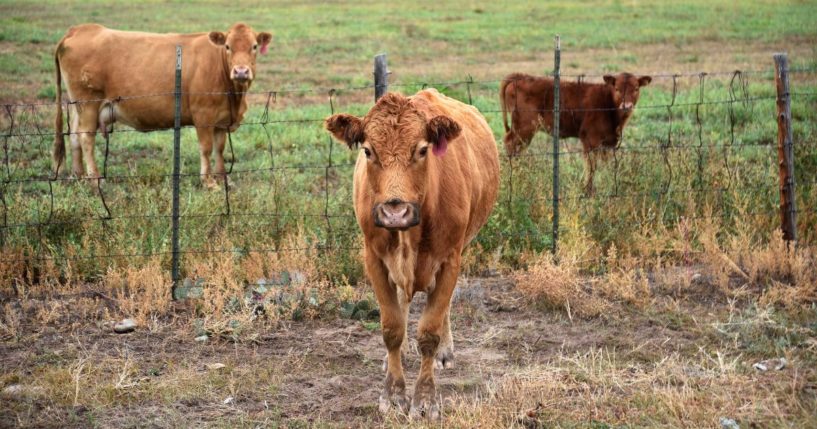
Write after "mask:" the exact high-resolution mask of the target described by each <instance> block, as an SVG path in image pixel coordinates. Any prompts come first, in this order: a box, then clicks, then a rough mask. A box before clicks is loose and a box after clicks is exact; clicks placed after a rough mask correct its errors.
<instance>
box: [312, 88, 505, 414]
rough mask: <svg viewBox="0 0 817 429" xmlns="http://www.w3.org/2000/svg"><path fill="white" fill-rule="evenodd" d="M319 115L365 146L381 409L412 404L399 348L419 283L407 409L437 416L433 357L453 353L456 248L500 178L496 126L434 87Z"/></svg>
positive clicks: (362, 161)
mask: <svg viewBox="0 0 817 429" xmlns="http://www.w3.org/2000/svg"><path fill="white" fill-rule="evenodd" d="M325 125H326V129H328V130H329V131H330V132H332V134H333V135H334V136H335V137H336V138H337V139H339V140H342V141H344V142H345V143H346V144H347V145H348V146H349V148H355V147H357V146H361V151H360V154H359V155H358V158H357V164H356V165H355V173H354V203H355V214H356V217H357V222H358V224H359V225H360V229H361V230H362V231H363V236H364V242H365V250H364V253H365V255H364V259H365V265H366V273H367V275H368V277H369V280H370V281H371V283H372V286H373V287H374V291H375V295H376V297H377V301H378V303H379V304H380V321H381V326H382V329H383V341H384V342H385V345H386V349H387V350H388V354H387V358H386V381H385V386H384V389H383V393H382V395H381V396H380V404H379V405H380V409H381V411H386V410H388V409H389V408H390V407H391V406H392V405H397V406H399V407H400V408H401V409H402V410H403V411H406V410H407V408H409V404H408V401H407V400H406V383H405V379H404V376H403V366H402V362H401V348H403V346H404V345H405V344H406V343H407V340H406V335H407V334H406V326H407V325H406V324H407V319H408V311H409V303H410V302H411V299H412V297H413V296H414V294H415V293H417V292H425V293H426V294H428V302H427V304H426V307H425V309H424V310H423V314H422V317H421V318H420V323H419V326H418V333H417V342H418V346H419V350H420V353H421V355H422V362H421V366H420V374H419V377H418V379H417V383H416V384H415V387H414V399H413V401H412V403H411V415H412V417H420V416H425V417H429V418H436V417H438V416H439V405H438V404H437V400H436V387H435V383H434V367H435V365H436V366H437V367H442V368H447V367H450V366H451V365H452V363H453V358H454V346H453V342H452V339H451V324H450V321H449V320H450V317H449V307H450V302H451V295H452V293H453V291H454V286H455V285H456V283H457V276H458V275H459V272H460V263H461V258H462V249H463V247H465V245H466V244H468V243H469V242H470V241H471V240H472V239H473V238H474V236H476V235H477V232H478V231H479V229H480V228H481V227H482V225H484V224H485V222H486V221H487V219H488V215H489V214H490V213H491V210H492V209H493V206H494V202H495V201H496V196H497V189H498V187H499V159H498V153H497V149H496V143H495V141H494V136H493V134H492V133H491V129H490V128H489V127H488V124H487V123H486V122H485V118H484V117H483V116H482V115H481V114H480V113H479V111H478V110H477V109H476V108H474V107H472V106H468V105H465V104H463V103H460V102H458V101H456V100H453V99H451V98H448V97H446V96H444V95H442V94H440V93H439V92H437V91H436V90H434V89H427V90H424V91H420V92H418V93H417V94H416V95H414V96H411V97H404V96H402V95H398V94H394V93H390V94H387V95H385V96H384V97H382V98H381V99H380V100H379V101H378V102H377V103H376V104H375V106H374V107H373V108H372V109H371V110H370V111H369V113H368V114H366V116H365V117H362V118H359V117H355V116H352V115H348V114H338V115H334V116H331V117H329V118H328V119H327V120H326V124H325ZM429 149H430V150H429Z"/></svg>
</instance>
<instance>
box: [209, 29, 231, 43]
mask: <svg viewBox="0 0 817 429" xmlns="http://www.w3.org/2000/svg"><path fill="white" fill-rule="evenodd" d="M210 41H211V42H213V44H214V45H218V46H221V45H223V44H225V43H227V35H226V34H224V33H222V32H220V31H211V32H210Z"/></svg>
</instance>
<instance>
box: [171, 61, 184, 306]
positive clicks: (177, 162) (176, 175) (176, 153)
mask: <svg viewBox="0 0 817 429" xmlns="http://www.w3.org/2000/svg"><path fill="white" fill-rule="evenodd" d="M174 96H175V104H176V112H175V121H174V123H173V177H172V181H173V203H172V204H173V206H172V209H171V210H172V213H171V229H172V232H171V234H172V235H171V246H172V250H171V265H172V268H171V278H172V279H173V289H172V290H171V296H172V297H173V299H178V298H179V296H177V288H178V287H179V281H180V280H181V271H180V270H179V179H180V176H181V154H180V151H181V136H182V47H181V45H176V90H175V92H174Z"/></svg>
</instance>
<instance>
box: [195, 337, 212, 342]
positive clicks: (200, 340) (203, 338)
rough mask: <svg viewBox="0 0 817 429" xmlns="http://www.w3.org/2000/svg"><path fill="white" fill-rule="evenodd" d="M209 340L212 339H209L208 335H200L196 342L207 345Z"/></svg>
mask: <svg viewBox="0 0 817 429" xmlns="http://www.w3.org/2000/svg"><path fill="white" fill-rule="evenodd" d="M209 338H210V337H208V336H207V335H199V336H198V337H196V338H195V340H196V342H199V343H206V342H207V340H208V339H209Z"/></svg>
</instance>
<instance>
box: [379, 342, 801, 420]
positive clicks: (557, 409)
mask: <svg viewBox="0 0 817 429" xmlns="http://www.w3.org/2000/svg"><path fill="white" fill-rule="evenodd" d="M775 377H776V379H775ZM806 385H807V382H806V380H805V379H804V378H802V374H797V373H787V374H783V375H781V374H775V375H768V376H764V375H763V374H759V373H757V372H756V371H754V370H753V369H751V368H747V367H746V366H745V365H744V364H743V363H742V362H741V360H740V358H735V357H725V356H724V355H723V354H722V353H720V352H715V353H713V354H710V353H708V352H703V351H702V352H701V353H699V355H698V356H696V357H693V358H687V357H684V356H680V355H678V354H670V355H667V356H665V357H664V358H663V359H661V360H660V361H658V362H651V363H633V362H632V361H629V360H627V359H622V357H621V356H619V354H618V353H617V352H616V351H614V350H609V349H591V350H588V351H587V352H584V353H577V354H573V355H566V356H560V357H559V358H557V359H556V360H554V361H553V362H551V363H549V364H545V365H533V366H529V367H524V368H519V369H517V370H516V371H514V372H512V373H508V374H505V375H503V376H500V377H497V378H496V379H493V380H491V381H490V382H489V383H488V387H487V388H486V391H485V392H481V393H480V394H478V395H474V396H461V397H458V398H456V399H455V400H454V401H453V403H452V404H451V407H450V409H449V411H448V412H447V415H446V417H445V418H446V420H445V421H446V425H447V426H449V427H481V428H544V427H599V428H607V427H618V426H627V427H715V426H719V418H720V417H727V418H732V419H735V420H737V421H738V422H740V423H741V427H743V426H744V425H745V426H746V427H784V426H785V427H806V426H808V425H811V424H813V422H814V420H813V417H814V414H813V413H814V408H813V407H814V405H815V404H814V402H811V403H808V402H807V403H803V402H802V401H801V400H799V398H797V396H798V394H797V393H796V392H799V391H801V390H802V389H803V388H804V387H806ZM792 425H793V426H792ZM802 425H806V426H802ZM395 426H397V424H396V422H395Z"/></svg>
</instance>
